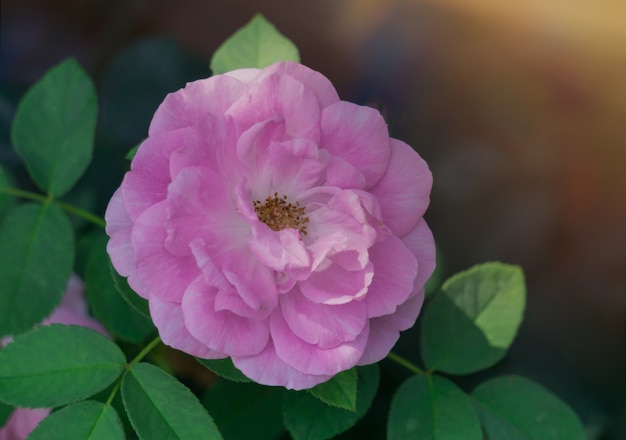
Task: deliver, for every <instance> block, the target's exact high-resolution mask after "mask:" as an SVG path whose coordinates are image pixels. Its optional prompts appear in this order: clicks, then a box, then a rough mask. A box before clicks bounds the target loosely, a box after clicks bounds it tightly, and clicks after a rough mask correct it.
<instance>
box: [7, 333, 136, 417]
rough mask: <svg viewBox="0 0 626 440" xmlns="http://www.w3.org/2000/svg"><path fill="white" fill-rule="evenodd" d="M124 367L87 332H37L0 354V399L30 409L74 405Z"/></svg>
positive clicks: (114, 351) (116, 353)
mask: <svg viewBox="0 0 626 440" xmlns="http://www.w3.org/2000/svg"><path fill="white" fill-rule="evenodd" d="M124 363H125V359H124V354H123V353H122V351H121V350H120V349H119V347H118V346H117V345H115V344H114V343H113V342H112V341H111V340H109V339H107V338H106V337H104V336H102V335H101V334H100V333H98V332H96V331H94V330H92V329H89V328H85V327H80V326H76V325H70V326H67V325H60V324H52V325H49V326H42V327H38V328H36V329H34V330H31V331H29V332H27V333H24V334H22V335H20V336H17V337H16V338H15V340H14V341H13V342H12V343H10V344H9V345H7V346H6V347H4V348H3V349H2V350H0V400H2V401H4V402H7V403H10V404H12V405H15V406H24V407H31V408H32V407H39V408H49V407H53V406H58V405H63V404H66V403H70V402H75V401H77V400H80V399H84V398H85V397H88V396H90V395H92V394H94V393H96V392H98V391H100V390H102V389H103V388H105V387H107V386H108V385H110V384H111V383H112V382H113V381H114V380H115V379H116V378H117V377H118V376H119V375H120V374H121V372H122V370H123V369H124Z"/></svg>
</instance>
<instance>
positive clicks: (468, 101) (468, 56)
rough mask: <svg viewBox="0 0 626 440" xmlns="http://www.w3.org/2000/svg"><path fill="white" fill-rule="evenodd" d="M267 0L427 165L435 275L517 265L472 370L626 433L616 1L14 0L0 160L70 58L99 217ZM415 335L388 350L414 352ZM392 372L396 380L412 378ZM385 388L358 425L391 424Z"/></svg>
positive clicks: (310, 56)
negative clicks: (514, 311)
mask: <svg viewBox="0 0 626 440" xmlns="http://www.w3.org/2000/svg"><path fill="white" fill-rule="evenodd" d="M256 12H261V13H262V14H263V15H265V17H266V18H268V19H269V20H270V21H271V22H273V23H274V24H275V25H276V26H277V28H278V29H279V30H280V31H281V32H282V33H283V34H285V35H286V36H287V37H288V38H290V39H291V40H292V41H294V43H295V44H296V45H297V46H298V47H299V49H300V53H301V57H302V61H303V63H304V64H307V65H308V66H310V67H312V68H314V69H316V70H318V71H320V72H322V73H323V74H324V75H326V76H327V77H328V78H330V80H331V81H332V82H333V83H334V84H335V86H336V87H337V89H338V91H339V94H340V96H341V97H342V99H345V100H349V101H353V102H357V103H360V104H367V105H372V106H374V107H376V108H378V109H380V110H381V112H382V113H383V115H384V116H385V117H386V119H387V121H388V123H389V126H390V131H391V133H392V135H393V136H394V137H397V138H400V139H402V140H404V141H406V142H407V143H409V144H410V145H412V146H413V147H414V148H415V149H416V150H417V151H418V152H419V153H420V154H421V155H422V156H423V157H424V158H425V159H426V160H427V161H428V163H429V164H430V167H431V169H432V171H433V174H434V188H433V193H432V201H431V207H430V209H429V211H428V213H427V215H426V218H427V220H428V222H429V224H430V225H431V227H432V229H433V231H434V234H435V238H436V240H437V244H438V247H439V251H440V257H441V268H442V269H443V273H442V275H441V276H443V277H444V278H445V277H447V276H448V275H450V274H452V273H454V272H456V271H459V270H462V269H465V268H468V267H469V266H471V265H473V264H476V263H479V262H484V261H490V260H502V261H504V262H508V263H515V264H520V265H521V266H522V267H523V269H524V271H525V274H526V277H527V285H528V301H527V310H526V315H525V321H524V323H523V325H522V328H521V330H520V333H519V336H518V338H517V340H516V342H515V344H514V346H513V348H512V350H511V352H510V354H509V355H508V356H507V358H506V359H505V360H504V361H503V362H501V363H500V364H499V365H497V366H496V367H495V368H494V369H493V370H492V371H489V372H487V373H485V374H483V375H476V376H475V377H474V378H468V379H464V381H461V385H462V386H464V387H466V389H468V390H471V388H472V387H473V386H474V384H475V383H477V382H478V381H479V380H482V379H484V377H489V376H490V375H492V374H495V373H516V374H522V375H525V376H528V377H530V378H532V379H534V380H536V381H538V382H540V383H542V384H543V385H544V386H546V387H547V388H548V389H550V390H552V391H553V392H554V393H556V394H557V395H559V396H560V397H561V398H563V399H564V400H566V401H567V402H568V403H570V404H571V405H572V406H573V407H574V408H575V410H576V411H577V412H578V414H579V415H580V416H581V418H582V419H583V422H584V423H585V425H586V427H587V429H588V431H589V433H590V436H591V437H592V438H597V439H602V440H610V439H618V438H619V439H623V438H626V428H625V426H626V409H625V408H626V407H625V394H624V379H625V362H624V348H625V254H626V230H625V226H626V25H625V24H624V18H625V17H626V3H625V2H624V1H623V0H596V1H594V2H591V1H581V0H552V1H549V2H547V1H545V0H509V1H507V2H501V1H497V0H472V1H465V0H317V1H308V2H298V1H293V0H267V1H250V0H248V1H244V0H230V1H228V2H226V1H211V0H179V1H177V2H172V1H169V2H168V1H164V0H132V1H130V0H88V1H86V0H82V1H78V0H55V1H54V2H51V1H46V0H3V1H2V4H1V28H0V37H1V39H0V160H1V161H2V163H3V165H5V164H6V165H8V167H9V168H11V169H12V170H13V171H14V174H15V177H16V179H18V180H22V179H24V171H23V169H21V168H20V167H19V164H18V161H17V158H16V157H15V156H14V155H13V154H12V153H11V151H10V140H9V128H10V123H11V121H12V118H13V114H14V112H15V106H16V104H17V102H18V100H19V98H20V97H21V96H22V94H23V93H24V92H25V90H26V89H27V88H28V87H29V86H30V85H31V84H32V82H34V81H35V80H37V79H38V78H39V77H40V76H41V75H42V74H43V73H44V72H45V71H46V70H47V69H48V68H50V67H51V66H52V65H54V64H56V63H58V62H59V61H61V60H62V59H64V58H66V57H68V56H74V57H76V58H77V59H78V61H79V62H80V63H81V64H82V66H83V67H84V68H85V69H86V70H87V71H88V72H89V73H90V74H91V75H92V77H93V78H94V80H95V82H96V85H97V87H98V92H99V101H100V102H99V104H100V120H99V127H98V130H99V131H98V138H97V150H96V153H95V158H96V160H95V162H94V164H93V165H92V167H91V169H90V171H89V174H88V177H86V178H85V179H84V180H85V181H84V185H83V186H82V187H81V188H82V189H80V188H79V190H77V191H75V192H74V193H72V194H70V196H69V197H70V198H71V199H72V201H73V202H74V203H78V204H81V205H83V206H87V207H89V208H91V209H94V210H96V211H98V212H100V213H102V212H103V209H104V207H105V206H106V202H107V201H108V198H109V196H110V195H111V194H112V192H113V190H114V189H115V187H116V186H117V185H119V182H120V179H121V176H122V173H123V171H124V167H125V166H127V165H126V164H125V162H124V159H123V157H124V155H125V153H126V151H127V150H128V149H129V148H131V147H132V146H134V145H136V144H137V143H138V142H139V141H141V140H142V139H143V138H144V137H145V136H146V132H147V127H148V123H149V120H150V118H151V115H152V113H153V112H154V110H155V109H156V107H157V105H158V104H159V103H160V101H161V100H162V99H163V97H164V95H165V94H166V93H168V92H170V91H174V90H176V89H178V88H180V87H182V86H184V84H185V82H187V81H191V80H194V79H198V78H202V77H206V76H208V75H210V70H209V67H208V66H209V60H210V57H211V54H212V53H213V52H214V51H215V49H216V48H217V47H218V46H219V45H220V44H221V43H222V42H223V41H224V40H225V39H226V38H227V37H228V36H230V35H231V34H232V33H233V32H234V31H235V30H237V29H238V28H239V27H241V26H242V25H244V24H245V23H246V22H247V21H248V20H250V18H251V17H252V16H253V15H254V13H256ZM0 270H1V269H0ZM418 331H419V329H414V330H410V331H408V332H407V333H406V335H404V336H403V337H402V338H401V341H400V343H399V345H398V348H397V349H398V351H399V352H401V353H402V354H404V355H405V356H406V357H408V358H409V359H411V360H413V361H415V362H419V354H418V351H417V350H416V349H415V344H416V339H417V335H418ZM381 367H382V368H383V373H386V374H384V375H383V383H384V384H387V388H385V389H391V390H393V387H395V386H397V385H398V384H399V383H400V381H401V380H403V379H404V378H405V377H406V373H405V372H403V371H401V370H397V369H396V367H395V366H394V365H391V364H390V363H389V362H387V361H385V362H383V363H382V365H381ZM388 397H389V396H385V395H382V396H380V398H379V399H378V400H377V403H376V404H375V406H374V408H373V410H372V415H371V417H370V418H369V419H368V420H364V421H362V422H361V423H360V424H359V426H357V427H356V428H355V430H354V432H359V430H361V431H362V432H365V431H366V430H367V432H370V433H371V432H374V433H376V432H379V433H380V432H382V433H384V417H385V414H386V411H387V408H388ZM385 399H387V400H385ZM381 423H383V429H382V431H381V428H380V424H381ZM349 436H350V434H346V435H345V438H348V437H349Z"/></svg>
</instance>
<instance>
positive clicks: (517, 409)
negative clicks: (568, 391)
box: [473, 376, 587, 440]
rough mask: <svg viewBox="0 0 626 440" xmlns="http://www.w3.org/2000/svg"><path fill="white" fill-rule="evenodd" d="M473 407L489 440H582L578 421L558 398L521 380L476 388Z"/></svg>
mask: <svg viewBox="0 0 626 440" xmlns="http://www.w3.org/2000/svg"><path fill="white" fill-rule="evenodd" d="M473 396H474V398H475V399H476V400H475V401H474V407H475V408H476V411H477V412H478V415H479V417H480V420H481V423H482V425H483V428H484V429H485V432H486V433H487V435H488V436H489V438H493V439H498V438H505V439H507V440H584V439H587V435H586V434H585V430H584V428H583V426H582V425H581V423H580V420H579V419H578V417H577V416H576V414H575V413H574V411H572V409H571V408H570V407H569V406H567V405H566V404H565V403H564V402H563V401H561V400H560V399H559V398H558V397H556V396H555V395H553V394H552V393H550V392H549V391H547V390H546V389H545V388H543V387H541V386H540V385H538V384H536V383H534V382H532V381H530V380H528V379H524V378H522V377H517V376H504V377H497V378H495V379H491V380H489V381H487V382H485V383H483V384H481V385H479V386H478V387H477V388H476V389H475V390H474V393H473Z"/></svg>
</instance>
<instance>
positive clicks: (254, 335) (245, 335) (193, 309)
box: [182, 277, 270, 356]
mask: <svg viewBox="0 0 626 440" xmlns="http://www.w3.org/2000/svg"><path fill="white" fill-rule="evenodd" d="M216 294H217V289H216V288H214V287H211V286H208V285H207V284H206V283H205V281H204V279H203V277H199V278H197V279H196V280H195V281H194V282H192V283H191V285H190V286H189V287H188V288H187V290H186V291H185V295H184V297H183V302H182V309H183V314H184V316H185V326H186V327H187V329H188V330H189V333H191V334H192V335H193V336H194V337H195V338H196V339H198V340H199V341H201V342H202V343H203V344H205V345H206V346H207V347H209V348H211V349H212V350H215V351H217V352H221V353H226V354H228V355H229V356H252V355H255V354H258V353H260V352H261V351H263V349H264V348H265V346H266V345H267V342H268V340H269V335H270V330H269V323H268V321H267V320H266V319H263V320H259V319H250V318H244V317H241V316H238V315H236V314H234V313H232V312H230V311H227V310H223V311H219V312H218V311H216V310H215V296H216Z"/></svg>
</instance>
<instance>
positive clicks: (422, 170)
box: [370, 139, 433, 237]
mask: <svg viewBox="0 0 626 440" xmlns="http://www.w3.org/2000/svg"><path fill="white" fill-rule="evenodd" d="M390 145H391V160H390V162H389V167H388V168H387V171H386V172H385V175H384V176H383V177H382V179H380V181H379V182H378V183H377V184H376V185H375V186H374V187H373V188H372V189H371V190H370V192H371V193H372V194H373V195H374V196H376V198H377V199H378V201H379V202H380V206H381V209H382V213H383V218H382V220H383V222H384V223H385V225H386V226H387V227H389V228H390V229H391V230H392V231H393V233H394V234H395V235H396V236H398V237H402V236H403V235H405V234H407V233H408V232H409V231H410V230H411V229H413V228H414V227H415V224H416V223H417V222H418V220H419V219H420V218H421V217H422V215H424V212H425V211H426V208H428V204H429V202H430V189H431V187H432V183H433V176H432V174H431V172H430V170H429V169H428V165H427V164H426V162H424V160H423V159H422V158H421V157H420V156H419V155H418V154H417V153H416V152H415V151H414V150H413V149H412V148H411V147H409V146H408V145H407V144H405V143H404V142H401V141H399V140H396V139H391V142H390Z"/></svg>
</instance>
